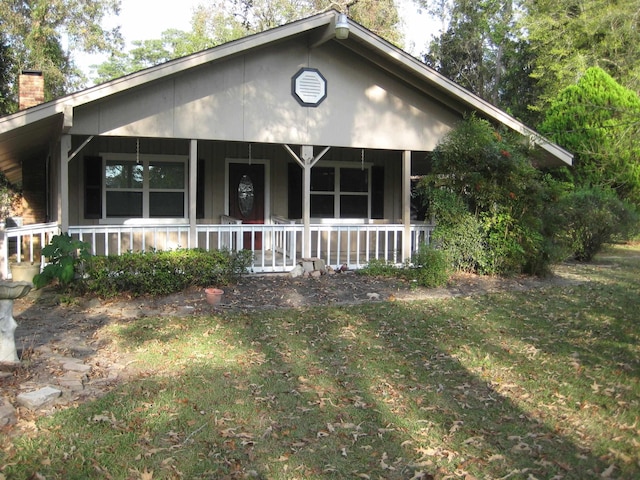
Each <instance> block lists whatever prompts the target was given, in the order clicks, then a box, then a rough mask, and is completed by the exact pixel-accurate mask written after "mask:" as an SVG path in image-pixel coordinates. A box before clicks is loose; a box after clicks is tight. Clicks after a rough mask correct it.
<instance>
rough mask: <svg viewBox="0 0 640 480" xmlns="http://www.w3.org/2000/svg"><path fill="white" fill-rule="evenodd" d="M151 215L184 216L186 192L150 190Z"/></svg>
mask: <svg viewBox="0 0 640 480" xmlns="http://www.w3.org/2000/svg"><path fill="white" fill-rule="evenodd" d="M149 216H150V217H155V218H158V217H179V218H183V217H184V193H182V192H150V193H149Z"/></svg>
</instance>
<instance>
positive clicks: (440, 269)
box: [356, 244, 451, 287]
mask: <svg viewBox="0 0 640 480" xmlns="http://www.w3.org/2000/svg"><path fill="white" fill-rule="evenodd" d="M450 263H451V262H450V261H449V258H448V255H447V254H446V253H445V252H444V251H442V250H440V249H437V248H434V247H433V246H430V245H427V244H423V245H420V248H419V250H418V251H417V252H416V253H414V254H413V255H412V256H411V260H407V261H405V265H403V266H402V267H401V268H400V267H397V266H396V265H394V264H393V263H391V262H388V261H386V260H384V259H381V260H378V259H372V260H370V261H369V263H368V264H367V265H365V266H364V267H363V268H361V269H360V270H358V271H357V272H356V273H358V274H359V275H367V276H372V277H396V278H402V279H405V280H408V281H410V282H415V285H419V286H421V287H441V286H443V285H446V283H447V281H448V280H449V277H450V276H451V267H450Z"/></svg>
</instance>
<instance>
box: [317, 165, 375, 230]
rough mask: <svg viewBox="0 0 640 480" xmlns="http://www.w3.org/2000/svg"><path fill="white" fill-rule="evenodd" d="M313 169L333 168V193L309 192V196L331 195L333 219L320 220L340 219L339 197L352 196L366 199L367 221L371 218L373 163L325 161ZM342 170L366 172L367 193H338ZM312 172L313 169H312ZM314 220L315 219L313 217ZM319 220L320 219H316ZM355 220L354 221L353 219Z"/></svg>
mask: <svg viewBox="0 0 640 480" xmlns="http://www.w3.org/2000/svg"><path fill="white" fill-rule="evenodd" d="M315 167H329V168H331V167H333V168H334V169H335V175H334V183H333V191H313V190H312V191H310V192H309V194H310V195H333V217H322V218H334V219H336V220H337V219H341V218H342V217H341V216H340V197H341V196H354V197H363V196H366V197H367V219H369V218H371V170H372V167H373V163H371V162H363V163H361V162H336V161H327V162H323V161H322V160H320V161H319V162H318V163H316V164H315V165H314V166H313V168H315ZM342 168H355V169H358V168H361V169H364V170H367V175H368V179H367V191H366V192H341V191H340V169H342ZM312 171H313V169H312ZM314 218H315V217H314ZM318 218H320V217H318ZM353 220H356V219H353Z"/></svg>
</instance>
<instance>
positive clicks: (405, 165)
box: [402, 150, 411, 262]
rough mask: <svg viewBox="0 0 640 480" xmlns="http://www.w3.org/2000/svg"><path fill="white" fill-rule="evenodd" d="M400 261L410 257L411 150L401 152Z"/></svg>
mask: <svg viewBox="0 0 640 480" xmlns="http://www.w3.org/2000/svg"><path fill="white" fill-rule="evenodd" d="M402 224H403V226H404V234H403V235H402V261H403V262H404V261H405V259H407V258H411V151H410V150H405V151H404V152H402Z"/></svg>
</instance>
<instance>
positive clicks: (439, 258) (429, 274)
mask: <svg viewBox="0 0 640 480" xmlns="http://www.w3.org/2000/svg"><path fill="white" fill-rule="evenodd" d="M406 276H407V277H408V278H409V279H410V280H415V281H416V283H417V284H418V285H420V286H422V287H442V286H444V285H446V284H447V281H448V280H449V277H450V276H451V267H450V261H449V256H448V254H447V253H446V252H445V251H444V250H441V249H437V248H434V247H432V246H430V245H420V248H419V249H418V251H417V252H416V253H414V254H413V256H412V257H411V266H410V267H409V268H408V269H407V271H406Z"/></svg>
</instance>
